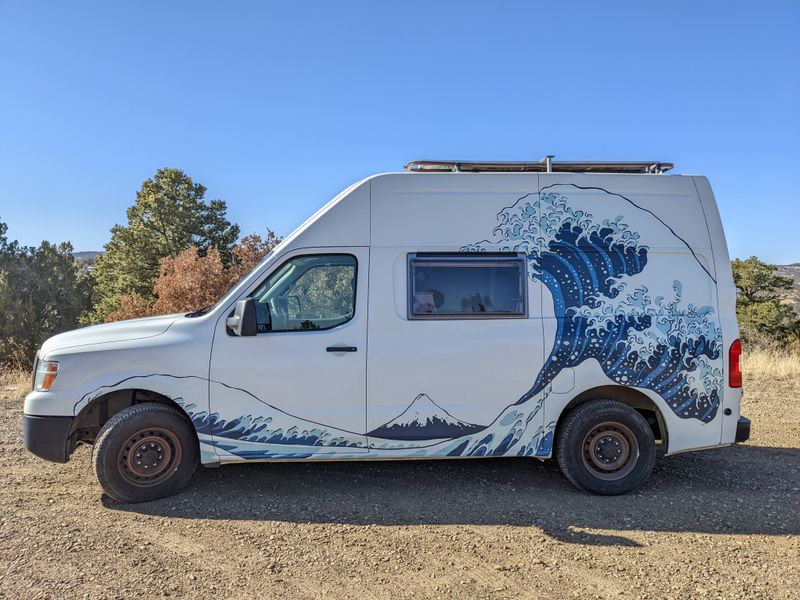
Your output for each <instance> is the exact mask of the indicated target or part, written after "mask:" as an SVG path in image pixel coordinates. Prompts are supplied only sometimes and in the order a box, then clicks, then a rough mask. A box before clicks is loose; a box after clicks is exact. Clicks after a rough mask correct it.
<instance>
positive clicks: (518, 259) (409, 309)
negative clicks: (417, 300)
mask: <svg viewBox="0 0 800 600" xmlns="http://www.w3.org/2000/svg"><path fill="white" fill-rule="evenodd" d="M414 261H428V262H437V261H441V262H442V263H445V264H446V263H453V262H460V263H468V262H477V263H480V262H498V261H499V262H509V263H511V262H514V263H519V265H520V273H521V278H520V288H521V290H520V291H521V293H522V312H519V313H499V312H498V313H491V312H483V313H482V312H470V313H467V312H464V313H420V314H417V313H414V306H413V295H414V267H413V263H414ZM406 286H407V287H406V294H405V296H406V317H407V318H408V320H410V321H473V320H484V321H485V320H487V319H488V320H492V319H527V318H528V307H529V303H528V264H527V257H526V255H525V253H524V252H409V253H408V255H407V258H406Z"/></svg>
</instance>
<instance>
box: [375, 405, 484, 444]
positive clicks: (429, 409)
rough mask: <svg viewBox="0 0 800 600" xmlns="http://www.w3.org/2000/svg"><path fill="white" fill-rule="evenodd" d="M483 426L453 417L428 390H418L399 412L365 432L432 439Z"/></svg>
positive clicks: (388, 436)
mask: <svg viewBox="0 0 800 600" xmlns="http://www.w3.org/2000/svg"><path fill="white" fill-rule="evenodd" d="M484 428H485V426H484V425H473V424H472V423H465V422H464V421H460V420H459V419H456V418H455V417H454V416H453V415H451V414H450V413H449V412H447V411H446V410H445V409H443V408H442V407H441V406H439V405H438V404H436V402H434V401H433V400H431V399H430V397H429V396H428V395H427V394H420V395H419V396H417V397H416V398H414V402H412V403H411V405H410V406H409V407H408V408H407V409H405V410H404V411H403V413H402V414H400V415H399V416H397V417H395V418H394V419H392V420H391V421H389V422H388V423H385V424H383V425H381V426H380V427H378V428H377V429H373V430H372V431H370V432H369V433H368V434H367V435H368V436H370V437H379V438H384V439H388V440H431V439H443V438H455V437H460V436H462V435H467V434H469V433H475V432H476V431H480V430H481V429H484Z"/></svg>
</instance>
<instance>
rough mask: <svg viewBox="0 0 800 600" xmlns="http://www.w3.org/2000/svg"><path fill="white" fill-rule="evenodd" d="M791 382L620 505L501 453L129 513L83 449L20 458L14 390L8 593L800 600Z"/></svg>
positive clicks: (5, 565)
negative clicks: (724, 441) (103, 486)
mask: <svg viewBox="0 0 800 600" xmlns="http://www.w3.org/2000/svg"><path fill="white" fill-rule="evenodd" d="M798 392H800V383H798V382H790V381H778V382H775V381H767V380H761V381H756V380H752V379H751V380H749V381H747V382H746V400H745V406H744V412H745V414H746V415H748V416H749V417H751V418H752V419H753V438H752V439H751V441H750V442H749V443H747V444H744V445H741V446H736V447H732V448H724V449H719V450H710V451H705V452H698V453H694V454H684V455H679V456H675V457H670V458H665V459H663V460H661V461H660V462H659V463H658V464H657V466H656V471H655V473H654V474H653V476H652V477H651V479H650V481H649V482H648V483H647V484H646V485H645V486H644V487H643V488H642V489H641V490H639V492H638V493H635V494H632V495H628V496H623V497H614V498H601V497H596V496H590V495H588V494H584V493H581V492H578V491H576V490H575V489H573V488H572V486H571V485H570V484H569V483H567V482H566V481H565V480H564V479H563V478H562V477H561V475H560V474H559V472H558V469H557V467H555V466H554V465H553V464H550V463H544V464H543V463H539V462H536V461H532V460H524V459H523V460H518V459H493V460H475V461H438V462H405V463H389V462H380V463H355V462H352V463H328V464H323V463H307V464H293V465H292V464H253V465H232V466H226V467H222V468H219V469H203V470H201V471H200V472H199V473H198V475H197V476H196V477H195V479H194V480H193V481H192V483H191V484H190V485H189V487H188V488H187V489H186V490H185V491H184V492H182V493H181V494H179V495H177V496H175V497H172V498H167V499H164V500H160V501H157V502H151V503H147V504H138V505H124V504H119V503H116V502H114V501H112V500H110V499H109V498H108V497H105V496H103V495H102V494H101V491H100V488H99V486H98V485H97V483H96V482H95V480H94V477H93V475H92V472H91V468H90V449H89V448H86V447H82V448H79V449H78V450H77V452H76V453H75V454H74V455H73V457H72V460H71V461H70V462H69V463H68V464H66V465H56V464H52V463H47V462H44V461H41V460H39V459H37V458H35V457H33V456H32V455H29V454H28V453H27V452H25V450H24V449H23V448H22V436H21V426H22V401H21V400H20V399H19V398H11V397H9V396H13V395H15V394H13V393H12V392H9V391H8V390H6V391H5V392H0V396H4V397H3V398H2V399H0V411H1V412H2V418H0V598H61V597H64V598H75V597H77V598H140V597H185V598H210V597H219V598H253V597H266V596H268V595H276V596H279V597H281V598H350V597H360V598H459V599H464V598H469V599H473V598H528V597H530V598H534V597H542V596H546V597H548V598H556V599H557V598H576V597H577V598H608V597H613V598H681V599H682V598H690V597H698V598H699V597H705V598H716V597H724V598H800V448H799V446H800V443H799V442H798V436H800V402H799V401H798Z"/></svg>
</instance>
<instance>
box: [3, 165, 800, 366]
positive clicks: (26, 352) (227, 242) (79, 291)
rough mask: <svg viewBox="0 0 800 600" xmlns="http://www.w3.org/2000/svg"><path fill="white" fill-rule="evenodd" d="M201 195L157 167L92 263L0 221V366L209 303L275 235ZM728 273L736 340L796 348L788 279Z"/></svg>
mask: <svg viewBox="0 0 800 600" xmlns="http://www.w3.org/2000/svg"><path fill="white" fill-rule="evenodd" d="M205 194H206V188H205V187H204V186H203V185H201V184H199V183H195V182H194V181H193V180H192V178H191V177H189V176H188V175H187V174H186V173H184V172H183V171H181V170H179V169H169V168H165V169H159V170H158V171H157V172H156V174H155V175H154V176H153V177H152V178H150V179H148V180H146V181H145V182H144V183H143V184H142V186H141V188H140V189H139V191H138V192H137V193H136V201H135V202H134V204H133V205H132V206H130V207H129V208H128V210H127V222H126V224H125V225H114V227H112V228H111V239H110V241H109V242H108V243H107V244H106V245H105V248H104V250H105V251H104V253H103V254H101V255H100V256H99V257H98V258H97V259H96V261H95V262H94V265H92V266H90V265H88V264H87V263H85V262H81V261H77V260H76V259H75V258H74V256H73V254H72V251H73V248H72V245H71V244H70V243H69V242H64V243H61V244H58V245H55V244H51V243H50V242H46V241H45V242H42V243H41V244H40V245H39V246H36V247H31V246H22V245H20V244H19V243H18V242H17V241H10V240H8V238H7V231H8V227H7V226H6V224H5V223H3V222H2V221H1V220H0V315H2V320H0V366H11V367H21V368H29V367H30V366H31V362H32V359H33V356H34V354H35V352H36V349H37V348H38V347H39V346H40V345H41V344H42V342H44V340H45V339H47V338H48V337H50V336H51V335H54V334H56V333H59V332H62V331H67V330H69V329H74V328H76V327H79V326H83V325H94V324H98V323H105V322H109V321H115V320H120V319H131V318H137V317H145V316H151V315H157V314H168V313H176V312H188V311H192V310H197V309H200V308H202V307H205V306H209V305H212V304H214V303H215V302H216V301H217V300H218V299H219V298H220V297H221V296H222V295H223V294H224V293H225V292H226V291H227V290H228V289H229V288H230V287H231V286H232V285H233V284H234V283H236V281H238V280H239V279H240V278H241V277H242V276H243V275H244V274H246V273H247V272H248V271H249V270H250V269H252V268H253V267H254V266H255V265H256V264H257V263H258V262H259V261H260V260H261V259H262V258H263V257H264V256H265V255H266V254H267V253H268V252H269V251H270V250H271V249H272V248H274V247H275V246H276V245H277V244H278V243H279V242H280V238H279V237H278V236H277V235H276V234H275V233H274V232H273V231H271V230H269V229H268V230H267V231H266V232H265V234H264V235H263V236H261V235H257V234H251V235H247V236H245V237H241V238H240V232H241V230H240V228H239V226H238V225H236V224H234V223H231V222H230V221H229V220H228V218H227V204H226V202H225V201H224V200H219V199H215V200H207V199H206V198H205ZM0 217H1V215H0ZM732 268H733V277H734V280H735V282H736V286H737V288H738V289H739V296H738V300H737V306H736V312H737V317H738V319H739V327H740V329H741V337H742V339H743V341H744V342H745V344H747V345H750V346H753V345H759V346H773V347H776V348H778V347H780V348H792V349H794V350H800V318H799V317H798V314H797V313H796V312H795V310H794V309H793V308H792V307H791V306H790V305H788V304H786V303H785V302H783V301H782V297H781V295H782V294H783V293H785V292H786V291H787V290H789V289H791V287H792V285H793V282H792V279H791V278H789V277H782V276H779V275H777V274H776V273H775V266H774V265H770V264H767V263H764V262H763V261H761V260H759V259H758V258H756V257H755V256H752V257H750V258H748V259H746V260H738V259H737V260H734V261H733V263H732Z"/></svg>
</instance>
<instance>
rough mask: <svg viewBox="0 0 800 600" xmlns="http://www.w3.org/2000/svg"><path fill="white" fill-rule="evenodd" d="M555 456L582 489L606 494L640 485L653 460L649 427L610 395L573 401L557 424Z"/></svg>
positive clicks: (648, 473)
mask: <svg viewBox="0 0 800 600" xmlns="http://www.w3.org/2000/svg"><path fill="white" fill-rule="evenodd" d="M556 444H557V445H556V456H557V458H558V465H559V467H561V471H562V472H563V473H564V475H565V476H566V477H567V479H569V480H570V481H571V482H572V483H574V484H575V485H576V486H578V487H579V488H581V489H584V490H586V491H589V492H593V493H595V494H601V495H606V496H611V495H616V494H625V493H627V492H630V491H631V490H633V489H635V488H637V487H638V486H640V485H641V484H642V483H643V482H644V481H645V480H646V479H647V478H648V477H649V475H650V473H651V472H652V470H653V465H654V464H655V461H656V444H655V438H654V437H653V431H652V430H651V429H650V426H649V425H648V424H647V421H646V420H645V419H644V417H642V415H641V414H639V413H638V412H636V411H635V410H634V409H632V408H631V407H629V406H627V405H625V404H622V403H621V402H617V401H615V400H592V401H589V402H586V403H584V404H581V405H579V406H577V407H576V408H575V409H573V410H572V411H571V412H570V413H569V414H568V415H567V416H566V417H565V419H564V422H563V423H562V424H561V427H560V430H559V434H558V441H557V442H556Z"/></svg>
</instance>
